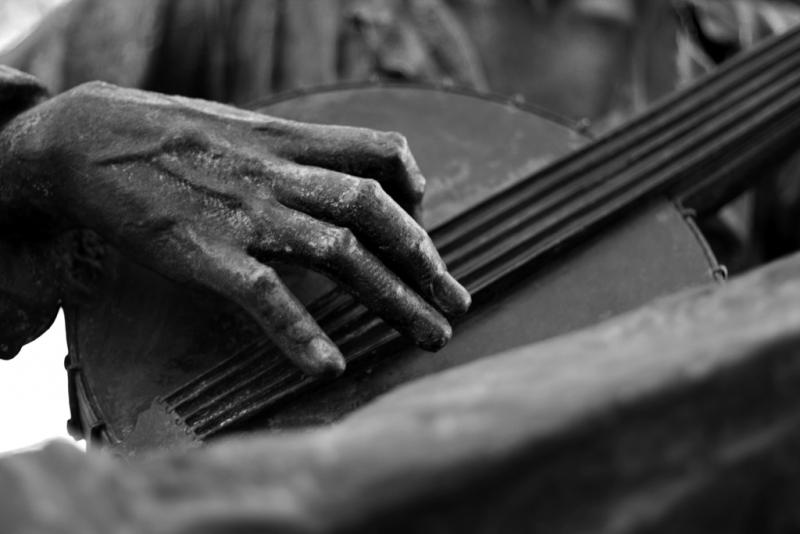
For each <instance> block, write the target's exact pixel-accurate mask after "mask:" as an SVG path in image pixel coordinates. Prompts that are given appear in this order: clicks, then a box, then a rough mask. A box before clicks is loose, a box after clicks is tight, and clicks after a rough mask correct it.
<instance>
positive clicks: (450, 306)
mask: <svg viewBox="0 0 800 534" xmlns="http://www.w3.org/2000/svg"><path fill="white" fill-rule="evenodd" d="M433 293H434V297H435V298H436V303H437V304H438V305H439V307H440V308H441V310H442V311H443V312H445V313H446V314H447V315H449V316H458V315H463V314H464V313H466V312H467V310H469V307H470V305H471V304H472V296H471V295H470V294H469V291H467V289H466V288H465V287H464V286H462V285H461V284H460V283H459V282H458V280H456V279H455V278H453V275H451V274H450V273H448V272H445V273H444V274H443V275H442V276H440V277H439V278H438V279H437V280H436V281H435V282H434V284H433Z"/></svg>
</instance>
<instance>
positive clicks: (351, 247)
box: [327, 228, 358, 259]
mask: <svg viewBox="0 0 800 534" xmlns="http://www.w3.org/2000/svg"><path fill="white" fill-rule="evenodd" d="M357 249H358V240H357V239H356V236H355V234H353V232H351V231H350V230H349V229H348V228H336V229H334V230H332V232H331V239H330V240H328V246H327V257H328V258H329V259H341V258H345V257H349V256H352V255H353V254H354V253H355V252H356V250H357Z"/></svg>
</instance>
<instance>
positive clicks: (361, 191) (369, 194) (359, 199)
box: [355, 178, 384, 206]
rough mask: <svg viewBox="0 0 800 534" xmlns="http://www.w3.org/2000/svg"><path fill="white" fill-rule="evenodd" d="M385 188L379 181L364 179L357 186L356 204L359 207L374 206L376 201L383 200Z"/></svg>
mask: <svg viewBox="0 0 800 534" xmlns="http://www.w3.org/2000/svg"><path fill="white" fill-rule="evenodd" d="M383 194H384V191H383V187H381V184H380V183H378V181H377V180H373V179H372V178H364V179H361V180H359V181H358V184H357V185H356V197H355V198H356V203H357V204H359V205H362V206H363V205H369V204H374V203H375V201H376V200H381V199H382V198H383Z"/></svg>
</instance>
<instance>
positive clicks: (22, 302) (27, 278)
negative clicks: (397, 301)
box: [0, 66, 60, 359]
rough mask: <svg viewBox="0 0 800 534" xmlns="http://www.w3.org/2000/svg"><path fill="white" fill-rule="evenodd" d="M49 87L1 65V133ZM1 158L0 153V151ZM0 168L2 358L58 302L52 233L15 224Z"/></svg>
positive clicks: (34, 332) (49, 317)
mask: <svg viewBox="0 0 800 534" xmlns="http://www.w3.org/2000/svg"><path fill="white" fill-rule="evenodd" d="M46 97H47V92H46V91H45V89H44V88H43V87H42V85H41V84H40V83H39V82H38V81H37V80H36V79H35V78H33V77H31V76H28V75H25V74H23V73H21V72H18V71H15V70H13V69H9V68H7V67H3V66H0V136H2V130H3V126H4V125H5V124H6V123H8V121H9V120H10V119H11V118H12V117H14V116H15V115H17V114H18V113H20V112H22V111H24V110H26V109H28V108H30V107H32V106H34V105H36V104H37V103H39V102H41V101H42V100H44V99H45V98H46ZM0 160H2V156H0ZM12 188H13V185H12V183H11V181H10V180H8V178H7V176H5V175H4V173H2V172H0V358H3V359H8V358H11V357H13V356H15V355H16V354H17V353H18V352H19V350H20V348H21V347H22V346H23V345H24V344H26V343H28V342H30V341H32V340H34V339H36V338H37V337H38V336H39V335H41V334H42V333H43V332H44V331H45V330H47V329H48V328H49V327H50V325H51V324H52V322H53V320H54V319H55V316H56V313H57V312H58V307H59V280H60V275H59V271H60V268H59V261H58V260H57V254H55V251H56V250H57V249H58V247H56V246H54V242H53V241H52V240H51V238H50V237H48V236H44V235H39V236H34V235H31V234H28V233H27V232H25V231H24V230H23V229H22V228H20V225H19V224H15V220H16V219H17V217H16V215H15V214H14V212H15V211H16V207H15V203H14V201H13V200H12V198H14V197H16V192H15V191H13V190H12Z"/></svg>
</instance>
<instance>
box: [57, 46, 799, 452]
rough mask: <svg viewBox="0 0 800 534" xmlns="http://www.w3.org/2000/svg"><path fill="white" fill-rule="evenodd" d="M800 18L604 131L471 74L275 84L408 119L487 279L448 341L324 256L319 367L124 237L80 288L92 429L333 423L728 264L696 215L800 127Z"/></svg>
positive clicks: (359, 120)
mask: <svg viewBox="0 0 800 534" xmlns="http://www.w3.org/2000/svg"><path fill="white" fill-rule="evenodd" d="M798 52H800V31H793V32H790V33H787V34H785V35H784V36H782V37H779V38H775V39H773V40H770V41H768V42H765V43H764V44H762V45H761V46H759V47H757V48H756V49H754V50H753V51H751V52H749V53H747V54H745V55H742V56H740V57H737V58H735V59H734V60H733V61H731V62H729V63H727V64H726V65H724V66H723V67H722V68H721V69H719V70H718V71H717V72H715V73H714V74H712V75H710V76H708V77H707V78H705V79H703V80H701V81H699V82H698V83H697V84H695V85H693V86H691V87H688V88H686V89H685V90H683V91H681V92H679V93H676V94H675V95H673V96H670V97H669V98H667V99H666V100H664V101H662V102H661V103H660V104H659V105H657V106H655V107H653V108H652V109H651V110H649V111H648V112H646V113H645V114H643V115H641V116H639V117H637V118H635V119H634V120H632V121H631V122H629V123H628V124H626V125H623V126H622V127H621V128H619V129H617V130H615V131H612V132H610V133H608V134H606V135H604V136H602V137H600V138H598V139H592V140H590V139H587V138H586V137H585V136H584V134H583V133H582V132H581V131H580V129H577V128H575V127H574V126H571V125H569V124H567V123H565V122H564V121H561V120H558V119H557V118H555V117H553V116H549V115H547V114H545V113H542V112H540V111H534V110H530V109H527V108H523V107H520V106H518V105H515V104H513V103H510V102H508V101H504V100H499V99H495V98H490V97H486V96H482V95H477V94H473V93H469V92H462V91H452V90H448V91H442V90H438V89H434V88H425V87H413V86H401V85H382V86H360V87H338V88H331V89H323V90H318V91H314V92H309V93H303V94H298V95H294V96H293V97H284V98H279V99H275V100H272V101H269V102H268V103H265V104H264V105H263V107H261V108H260V109H261V110H262V111H264V112H265V113H269V114H272V115H276V116H281V117H286V118H290V119H295V120H303V121H309V122H323V123H339V124H348V125H354V126H365V127H371V128H376V129H383V130H397V131H400V132H402V133H403V134H404V135H406V137H407V138H408V140H409V144H410V146H411V147H412V149H413V150H414V153H415V156H416V158H417V160H418V162H419V164H420V166H421V168H422V170H423V172H425V174H426V177H427V178H428V193H427V195H426V197H425V200H424V203H423V208H424V212H425V217H426V221H425V222H426V225H427V228H428V230H429V232H430V234H431V237H432V239H433V241H434V243H435V244H436V246H437V248H438V249H439V251H440V253H441V255H442V257H443V259H444V260H445V262H446V263H447V265H448V267H449V269H450V271H451V273H453V275H454V276H455V277H456V278H457V279H458V280H459V281H460V282H461V283H462V284H464V285H465V286H466V287H467V289H468V290H469V291H470V292H471V293H472V295H473V307H472V310H471V311H470V312H469V313H468V314H467V315H466V316H464V317H463V318H460V319H459V320H458V321H457V322H456V323H455V324H454V327H455V329H454V331H455V333H454V337H453V339H452V341H451V342H450V343H449V344H448V346H446V347H445V348H444V349H442V350H441V351H440V352H438V353H436V354H431V353H426V352H425V351H423V350H421V349H419V348H416V347H414V346H412V345H411V344H410V343H409V342H407V341H406V340H404V339H402V338H401V337H400V336H399V334H397V333H396V332H394V331H393V330H391V329H390V328H389V327H388V326H387V325H386V324H384V323H383V322H382V321H381V320H380V319H379V318H377V317H375V316H373V315H372V314H371V313H370V312H369V311H367V310H366V309H365V308H364V307H362V306H360V305H359V304H358V303H357V302H356V301H355V300H354V299H353V298H352V297H351V296H350V295H348V294H347V293H345V292H344V291H342V290H340V289H337V288H333V287H332V285H331V284H330V283H329V282H327V280H325V279H323V278H322V277H320V276H318V275H315V274H314V273H308V272H300V271H293V272H287V273H285V278H286V280H287V282H288V283H289V285H290V287H292V288H293V289H294V290H295V293H296V294H297V295H298V296H299V297H300V299H301V300H303V301H304V302H305V303H307V305H308V307H309V310H310V311H311V313H312V315H314V317H315V318H316V319H317V321H318V322H319V324H320V325H321V326H322V327H323V329H324V330H325V331H326V333H327V334H328V335H329V336H330V337H331V339H332V340H334V341H335V342H336V343H337V345H339V347H340V348H341V349H342V352H343V354H344V355H345V358H346V359H347V362H348V369H347V371H346V372H345V374H344V375H343V376H342V377H339V378H337V379H334V380H323V379H319V378H311V377H307V376H304V375H303V374H302V373H301V372H300V371H298V370H296V369H295V368H294V367H292V366H291V364H289V363H288V362H287V361H285V359H284V358H283V357H282V356H281V355H280V354H279V353H278V351H277V350H275V349H274V348H273V347H272V345H271V344H270V342H269V340H267V339H265V338H264V336H263V333H262V332H261V331H260V330H259V329H258V328H257V327H256V326H255V325H254V324H253V323H252V322H251V321H250V319H249V318H248V317H247V316H246V314H244V313H243V312H242V311H240V310H239V309H237V308H236V306H235V305H233V304H231V303H229V302H228V301H227V300H226V299H225V298H224V296H220V295H216V294H213V293H211V292H209V291H205V290H200V289H195V288H191V289H190V288H187V287H184V286H182V285H180V284H177V283H175V282H173V281H171V280H168V279H166V278H164V277H162V276H160V275H159V274H157V273H154V272H153V271H150V270H148V269H146V268H144V267H143V266H141V265H138V264H136V263H135V261H134V260H133V259H132V258H128V257H126V256H125V255H124V254H123V252H122V251H116V250H110V251H109V254H108V257H107V258H106V269H105V275H104V277H103V279H102V280H101V281H100V282H99V283H98V288H97V291H96V294H95V295H94V297H93V298H91V299H88V300H86V301H80V302H66V303H65V306H64V308H65V318H66V325H67V336H68V346H69V355H68V357H67V368H68V370H69V375H70V400H71V409H72V414H73V416H72V420H71V421H70V428H71V430H72V432H73V433H74V434H75V435H76V436H80V437H86V438H87V439H88V440H89V441H90V443H92V444H99V445H105V446H109V447H111V448H113V449H116V450H119V451H122V452H125V453H136V452H139V451H142V450H147V449H153V448H160V447H173V446H182V445H191V444H199V443H202V442H204V441H206V440H209V439H213V438H215V437H218V436H224V435H227V434H230V433H233V432H247V431H252V430H263V429H281V428H288V427H298V426H306V425H319V424H328V423H332V422H334V421H336V420H338V419H339V418H341V417H342V416H343V415H345V414H347V413H349V412H351V411H352V410H355V409H357V408H358V407H360V406H363V405H365V404H366V403H369V402H370V400H372V399H373V398H375V397H376V396H378V395H380V394H381V393H383V392H386V391H388V390H390V389H391V388H393V387H395V386H396V385H398V384H401V383H404V382H408V381H410V380H414V379H415V378H417V377H420V376H423V375H427V374H430V373H435V372H438V371H440V370H443V369H447V368H450V367H453V366H457V365H461V364H464V363H467V362H469V361H473V360H475V359H478V358H483V357H489V356H491V355H493V354H496V353H498V352H501V351H505V350H508V349H511V348H514V347H518V346H521V345H525V344H529V343H532V342H534V341H537V340H541V339H544V338H546V337H550V336H553V335H556V334H559V333H563V332H566V331H570V330H572V329H576V328H579V327H582V326H586V325H589V324H592V323H594V322H596V321H598V320H601V319H603V318H605V317H609V316H611V315H615V314H618V313H620V312H623V311H625V310H629V309H632V308H635V307H636V306H639V305H641V304H643V303H644V302H646V301H648V300H651V299H652V298H654V297H656V296H659V295H663V294H668V293H672V292H674V291H677V290H680V289H682V288H685V287H688V286H692V285H697V284H702V283H707V282H708V281H710V280H718V279H720V278H721V277H722V274H721V273H722V272H723V271H722V270H721V268H720V267H719V266H718V265H717V263H716V261H715V259H714V256H713V254H712V252H711V251H710V249H709V247H708V245H707V244H706V242H705V240H704V239H703V237H702V235H701V234H700V233H699V231H698V230H697V228H696V226H695V225H694V222H693V217H692V216H693V215H694V214H701V215H702V214H705V213H710V212H711V211H712V210H714V209H716V208H718V207H719V206H720V205H722V204H723V203H724V202H726V201H728V200H730V199H731V198H732V197H733V196H734V195H735V194H737V193H738V192H740V191H742V190H743V189H744V188H745V187H746V186H747V185H748V182H749V181H752V180H753V179H757V178H758V176H757V173H754V172H753V171H757V170H758V169H759V168H761V167H763V166H765V165H766V164H768V163H769V162H770V161H773V160H775V159H776V158H779V157H782V155H784V154H787V153H788V152H790V151H791V149H792V148H794V147H793V146H792V138H793V135H794V134H795V133H797V132H798V130H800V53H798Z"/></svg>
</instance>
